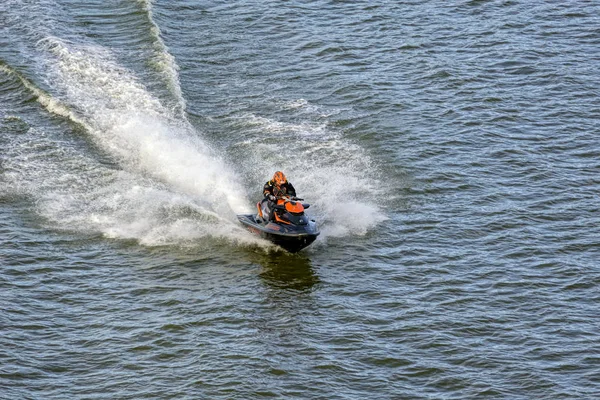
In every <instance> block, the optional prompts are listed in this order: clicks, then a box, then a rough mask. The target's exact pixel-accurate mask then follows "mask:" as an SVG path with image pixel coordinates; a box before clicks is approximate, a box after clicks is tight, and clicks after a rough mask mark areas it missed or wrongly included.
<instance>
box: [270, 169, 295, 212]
mask: <svg viewBox="0 0 600 400" xmlns="http://www.w3.org/2000/svg"><path fill="white" fill-rule="evenodd" d="M263 195H264V196H265V199H264V200H263V201H268V206H269V209H270V210H273V206H274V205H275V204H277V197H281V196H291V197H296V189H294V186H292V184H291V183H290V182H288V180H287V178H286V177H285V175H284V174H283V172H281V171H277V172H275V174H274V175H273V179H271V180H270V181H269V182H267V183H265V186H264V187H263Z"/></svg>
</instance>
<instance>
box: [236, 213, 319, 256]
mask: <svg viewBox="0 0 600 400" xmlns="http://www.w3.org/2000/svg"><path fill="white" fill-rule="evenodd" d="M237 217H238V220H239V221H240V222H241V223H242V224H243V225H245V226H246V228H247V229H248V230H249V231H250V232H252V233H254V234H256V235H258V236H260V237H262V238H264V239H267V240H269V241H271V242H273V243H274V244H276V245H277V246H279V247H281V248H283V249H284V250H286V251H288V252H290V253H297V252H299V251H300V250H302V249H304V248H305V247H307V246H309V245H310V244H311V243H312V242H314V241H315V240H316V239H317V236H319V233H320V232H319V230H318V229H317V224H316V223H315V222H314V221H312V220H310V221H309V222H308V224H306V225H300V226H299V225H286V224H279V223H275V222H272V221H264V220H262V219H260V218H256V216H255V215H252V214H242V215H238V216H237Z"/></svg>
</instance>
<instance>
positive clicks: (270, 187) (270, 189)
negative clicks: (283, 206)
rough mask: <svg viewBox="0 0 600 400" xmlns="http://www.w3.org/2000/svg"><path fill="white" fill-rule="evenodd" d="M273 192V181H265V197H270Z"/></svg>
mask: <svg viewBox="0 0 600 400" xmlns="http://www.w3.org/2000/svg"><path fill="white" fill-rule="evenodd" d="M272 194H273V182H271V181H269V182H267V183H265V186H264V187H263V196H264V197H268V196H269V195H272Z"/></svg>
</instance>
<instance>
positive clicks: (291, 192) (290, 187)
mask: <svg viewBox="0 0 600 400" xmlns="http://www.w3.org/2000/svg"><path fill="white" fill-rule="evenodd" d="M287 185H288V187H287V192H288V194H289V195H290V196H292V197H296V189H294V186H293V185H292V184H291V182H289V181H288V183H287Z"/></svg>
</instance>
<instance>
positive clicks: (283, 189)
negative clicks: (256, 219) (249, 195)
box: [263, 181, 296, 197]
mask: <svg viewBox="0 0 600 400" xmlns="http://www.w3.org/2000/svg"><path fill="white" fill-rule="evenodd" d="M271 194H272V195H273V196H275V197H278V196H292V197H296V189H294V186H292V184H291V183H290V182H286V183H284V184H283V185H280V186H279V187H277V186H275V182H273V181H269V182H267V183H265V186H264V187H263V195H264V196H265V197H268V196H269V195H271Z"/></svg>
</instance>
